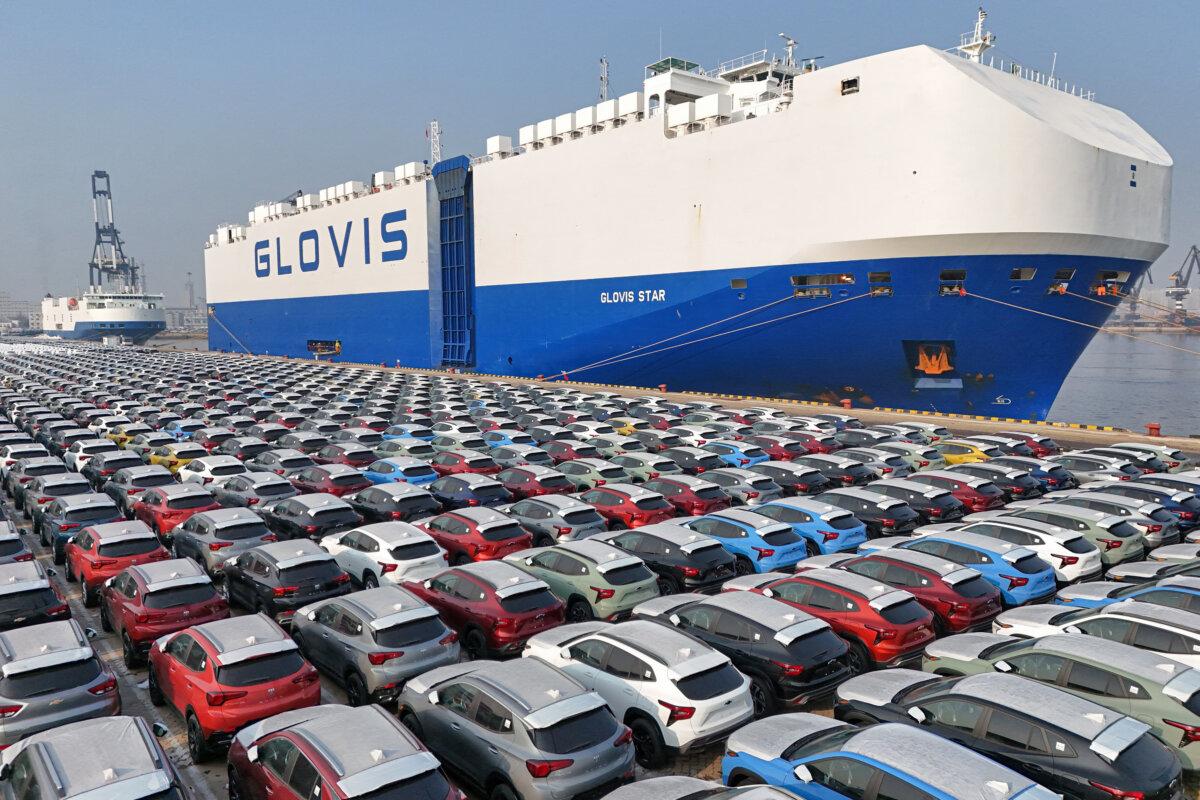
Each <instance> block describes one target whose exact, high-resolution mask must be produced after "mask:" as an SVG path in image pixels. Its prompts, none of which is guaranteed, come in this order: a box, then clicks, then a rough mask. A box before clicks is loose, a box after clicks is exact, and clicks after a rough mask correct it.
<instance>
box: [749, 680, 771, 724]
mask: <svg viewBox="0 0 1200 800" xmlns="http://www.w3.org/2000/svg"><path fill="white" fill-rule="evenodd" d="M750 700H751V702H753V703H754V716H755V718H760V717H765V716H766V715H768V714H770V713H772V712H773V711H774V710H775V695H774V694H773V693H772V692H771V687H770V685H769V684H768V683H767V682H766V680H765V679H763V678H757V677H756V678H751V679H750Z"/></svg>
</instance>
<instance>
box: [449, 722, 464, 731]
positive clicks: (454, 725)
mask: <svg viewBox="0 0 1200 800" xmlns="http://www.w3.org/2000/svg"><path fill="white" fill-rule="evenodd" d="M450 729H451V730H455V731H461V730H462V726H461V725H459V724H458V723H457V722H451V723H450Z"/></svg>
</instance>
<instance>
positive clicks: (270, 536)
mask: <svg viewBox="0 0 1200 800" xmlns="http://www.w3.org/2000/svg"><path fill="white" fill-rule="evenodd" d="M262 541H264V542H278V541H279V537H278V536H276V535H275V534H273V533H268V534H267V535H266V536H264V537H262Z"/></svg>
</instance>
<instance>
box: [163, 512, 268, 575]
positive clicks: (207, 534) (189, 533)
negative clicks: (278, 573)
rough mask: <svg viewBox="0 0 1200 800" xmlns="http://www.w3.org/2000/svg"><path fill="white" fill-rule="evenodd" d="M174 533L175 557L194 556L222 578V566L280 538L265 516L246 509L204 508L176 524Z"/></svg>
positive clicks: (172, 546) (212, 572)
mask: <svg viewBox="0 0 1200 800" xmlns="http://www.w3.org/2000/svg"><path fill="white" fill-rule="evenodd" d="M173 533H174V536H173V537H172V539H171V550H172V551H173V552H174V554H175V556H177V557H179V558H190V559H192V560H193V561H195V562H196V563H197V564H199V565H200V566H201V567H203V568H204V571H205V572H207V573H208V574H209V575H210V576H213V577H223V575H224V573H223V572H222V570H221V565H222V564H224V563H225V561H226V560H228V559H229V558H232V557H233V556H235V555H237V554H238V553H241V552H242V551H243V550H249V549H250V548H252V547H257V546H258V545H260V544H265V543H266V542H276V541H279V539H278V537H277V536H276V535H275V534H274V533H272V532H271V530H270V529H269V528H267V526H266V524H265V523H264V522H263V520H262V517H260V516H258V515H257V514H255V513H254V512H252V511H250V510H248V509H244V508H216V509H212V510H209V511H201V512H199V513H197V514H193V515H192V516H190V517H188V518H187V520H185V521H184V522H182V523H181V524H179V525H178V526H176V527H175V530H174V531H173Z"/></svg>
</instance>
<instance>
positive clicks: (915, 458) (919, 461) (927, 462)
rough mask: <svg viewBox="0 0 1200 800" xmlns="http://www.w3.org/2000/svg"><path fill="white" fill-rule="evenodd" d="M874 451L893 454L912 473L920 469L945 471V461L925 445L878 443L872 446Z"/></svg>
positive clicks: (934, 450) (932, 448) (935, 451)
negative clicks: (909, 468) (910, 468)
mask: <svg viewBox="0 0 1200 800" xmlns="http://www.w3.org/2000/svg"><path fill="white" fill-rule="evenodd" d="M874 447H875V449H876V450H885V451H887V452H889V453H895V454H896V455H898V456H900V457H901V458H903V459H904V463H906V464H908V465H909V466H910V467H912V469H913V471H914V472H915V471H917V470H922V469H945V468H946V466H947V464H946V459H945V458H943V457H942V454H941V453H939V452H938V451H937V449H936V448H934V447H930V446H929V445H927V444H909V443H908V442H880V443H879V444H877V445H874Z"/></svg>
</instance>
